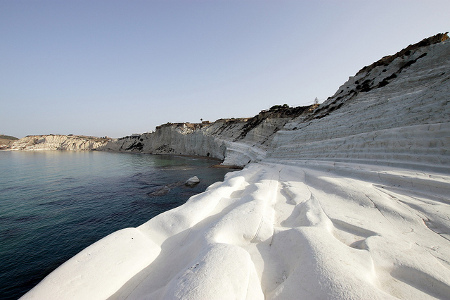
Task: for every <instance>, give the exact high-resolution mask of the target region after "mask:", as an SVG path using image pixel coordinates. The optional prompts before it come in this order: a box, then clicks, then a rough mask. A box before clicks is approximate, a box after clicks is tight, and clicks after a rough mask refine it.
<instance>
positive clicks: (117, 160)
mask: <svg viewBox="0 0 450 300" xmlns="http://www.w3.org/2000/svg"><path fill="white" fill-rule="evenodd" d="M214 164H217V161H216V160H212V159H205V158H196V157H183V156H168V155H149V154H131V153H108V152H70V151H36V152H16V151H13V152H10V151H0V234H1V237H2V238H1V243H0V267H1V269H2V272H1V274H0V298H1V299H17V298H18V297H20V296H22V295H23V294H24V293H26V292H27V291H28V290H29V289H31V288H32V287H33V286H35V285H36V284H37V283H38V282H39V281H40V280H42V279H43V278H44V277H45V276H46V275H47V274H49V273H50V272H51V271H53V270H54V269H55V268H57V267H58V266H59V265H60V264H62V263H63V262H65V261H66V260H67V259H69V258H70V257H72V256H73V255H75V254H76V253H78V252H79V251H81V250H82V249H84V248H85V247H87V246H89V245H90V244H92V243H94V242H96V241H98V240H99V239H101V238H102V237H104V236H106V235H108V234H110V233H112V232H114V231H116V230H119V229H122V228H127V227H136V226H139V225H141V224H142V223H144V222H146V221H148V220H149V219H151V218H152V217H154V216H156V215H158V214H160V213H162V212H164V211H167V210H169V209H172V208H174V207H177V206H179V205H182V204H183V203H185V202H186V201H187V200H188V199H189V197H191V196H192V195H195V194H198V193H201V192H203V191H204V190H205V189H206V188H207V187H208V186H209V185H211V184H212V183H214V182H217V181H222V180H223V178H224V176H225V174H226V173H227V172H229V171H232V170H230V169H227V168H212V167H211V166H212V165H214ZM192 176H197V177H198V178H200V183H199V184H198V185H196V186H194V187H192V188H190V187H186V186H185V185H184V184H183V183H184V182H185V181H186V180H187V179H188V178H190V177H192Z"/></svg>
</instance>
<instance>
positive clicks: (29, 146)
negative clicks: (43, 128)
mask: <svg viewBox="0 0 450 300" xmlns="http://www.w3.org/2000/svg"><path fill="white" fill-rule="evenodd" d="M110 140H111V139H110V138H97V137H90V136H82V135H30V136H26V137H24V138H22V139H19V140H17V141H15V142H13V143H12V144H11V145H9V148H8V149H10V150H28V151H33V150H71V151H82V150H97V149H98V148H100V147H102V146H104V145H105V144H106V143H107V142H108V141H110Z"/></svg>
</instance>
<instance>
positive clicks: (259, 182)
mask: <svg viewBox="0 0 450 300" xmlns="http://www.w3.org/2000/svg"><path fill="white" fill-rule="evenodd" d="M438 38H439V37H438ZM400 53H402V52H400ZM449 58H450V43H449V42H440V43H436V44H434V43H423V44H422V45H419V46H415V47H411V48H410V49H409V52H408V49H407V50H405V51H403V54H401V55H396V56H395V57H390V58H389V57H388V58H383V59H382V60H381V61H380V62H377V63H375V64H374V65H372V66H369V67H367V68H364V69H363V70H361V71H360V72H359V73H358V74H357V75H356V76H355V77H352V78H350V79H349V81H348V82H347V83H345V84H344V85H343V86H341V87H340V88H339V90H338V91H337V93H336V94H335V95H334V96H333V97H330V98H329V99H328V100H327V101H326V102H325V103H323V104H322V105H320V106H319V107H317V108H316V109H315V111H309V112H308V111H304V112H300V113H298V114H297V115H296V116H294V117H289V118H286V120H282V121H280V122H281V123H283V122H284V124H283V125H282V128H278V127H277V129H276V130H275V129H274V128H275V127H276V126H278V125H273V124H274V122H272V121H271V122H270V124H263V123H264V122H266V123H268V121H267V120H265V121H264V120H263V121H262V122H260V123H258V122H256V121H255V122H254V123H253V125H252V126H253V127H252V128H251V129H249V130H245V128H244V126H245V124H249V123H248V120H247V121H244V120H239V121H237V122H235V124H229V126H230V128H229V129H228V130H225V128H223V129H224V130H223V131H222V134H223V136H221V134H219V133H218V130H219V129H220V128H222V127H220V126H219V124H212V125H211V124H205V125H204V126H201V128H200V126H199V128H191V129H189V128H183V126H182V125H180V126H178V125H177V126H174V125H166V126H163V128H160V131H158V129H157V130H156V132H155V133H151V134H147V135H148V136H147V140H146V137H145V136H138V137H136V138H132V137H130V138H126V139H124V140H123V141H122V142H121V143H110V144H109V147H110V150H112V147H118V148H116V150H119V149H120V150H123V151H125V150H126V148H127V147H131V146H132V145H133V143H135V142H136V143H135V144H134V145H135V146H136V145H137V141H139V142H141V143H142V149H141V150H142V151H144V152H145V151H148V152H153V151H154V149H153V148H152V147H156V146H157V145H159V146H158V147H162V145H161V144H160V142H157V141H156V140H157V139H159V141H165V142H166V141H167V144H164V145H165V146H164V147H166V148H164V149H165V150H164V149H163V148H160V151H161V152H173V153H177V152H181V153H183V151H182V150H183V149H184V150H186V152H187V154H197V155H204V156H208V155H207V154H208V153H209V155H210V156H214V157H219V158H224V159H225V161H228V162H229V163H230V164H238V163H244V164H246V163H247V162H248V160H250V161H258V162H257V163H250V164H248V165H247V166H246V167H245V168H244V169H243V170H242V171H237V172H232V173H228V175H227V176H226V177H225V180H224V181H223V182H218V183H215V184H213V185H211V186H210V187H209V188H208V189H207V190H206V191H205V192H204V193H201V194H199V195H196V196H193V197H191V198H190V199H189V200H188V202H187V203H186V204H184V205H182V206H180V207H178V208H175V209H173V210H170V211H168V212H165V213H163V214H161V215H158V216H157V217H155V218H153V219H151V220H149V221H148V222H147V223H145V224H143V225H141V226H139V227H137V228H128V229H124V230H121V231H118V232H115V233H113V234H111V235H109V236H107V237H105V238H104V239H102V240H100V241H98V242H97V243H95V244H93V245H91V246H90V247H88V248H86V249H85V250H83V251H82V252H80V253H79V254H77V255H76V256H75V257H73V258H72V259H70V260H69V261H67V262H66V263H65V264H63V265H62V266H60V267H59V268H58V269H56V270H55V271H54V272H53V273H51V274H50V275H49V276H47V277H46V278H45V279H44V280H43V281H42V282H41V283H40V284H39V285H37V286H36V287H35V288H34V289H32V290H31V291H30V292H29V293H28V294H26V295H25V296H24V299H107V298H109V299H398V298H400V299H435V298H438V299H447V298H448V297H449V295H450V198H449V195H450V164H449V156H450V155H449V150H450V117H449V116H450V108H449V102H450V60H449ZM394 75H395V76H394ZM256 123H258V124H256ZM222 124H226V122H225V121H223V123H222ZM232 125H233V126H235V128H236V130H231V126H232ZM266 125H267V127H268V128H269V127H270V128H271V130H272V134H271V135H269V131H270V130H266V131H264V130H263V126H266ZM258 126H259V127H260V128H259V127H258ZM184 130H185V131H184ZM208 130H211V132H216V134H215V135H213V134H210V135H208V134H207V132H208ZM252 130H255V132H253V133H252ZM243 133H245V136H244V138H239V139H238V137H239V136H240V135H241V134H243ZM158 134H159V135H160V136H159V137H158V136H157V135H158ZM154 135H156V137H155V139H153V136H154ZM169 136H171V137H169ZM140 139H142V141H140ZM262 140H264V141H266V142H264V143H263V142H262ZM250 141H254V142H255V144H256V146H255V147H253V146H252V143H251V142H250ZM257 141H259V142H257ZM152 143H154V144H152ZM197 143H198V144H199V145H197ZM152 145H153V146H152ZM135 146H133V147H135ZM121 147H122V148H121ZM133 147H131V148H130V149H129V150H131V149H132V148H133ZM137 147H141V146H137ZM183 147H184V148H183ZM168 149H173V151H169V150H168ZM141 150H139V151H141ZM127 151H128V150H127ZM202 151H203V152H202ZM194 152H195V153H194Z"/></svg>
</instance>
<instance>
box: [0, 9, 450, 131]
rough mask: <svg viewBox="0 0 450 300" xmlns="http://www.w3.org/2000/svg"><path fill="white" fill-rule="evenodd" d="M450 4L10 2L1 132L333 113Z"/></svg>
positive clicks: (2, 36)
mask: <svg viewBox="0 0 450 300" xmlns="http://www.w3.org/2000/svg"><path fill="white" fill-rule="evenodd" d="M449 11H450V1H448V0H445V1H434V0H426V1H425V0H423V1H414V0H404V1H399V0H391V1H385V0H380V1H362V0H359V1H356V0H355V1H346V0H342V1H338V0H334V1H300V0H298V1H284V0H277V1H263V0H259V1H256V0H255V1H244V0H241V1H237V0H236V1H233V0H228V1H219V0H216V1H215V0H210V1H206V0H204V1H201V0H197V1H188V0H184V1H175V0H173V1H116V0H108V1H83V0H77V1H46V0H41V1H20V0H19V1H17V0H14V1H13V0H11V1H5V0H0V133H2V134H9V135H13V136H17V137H23V136H25V135H29V134H50V133H54V134H85V135H95V136H105V135H107V136H112V137H121V136H125V135H129V134H132V133H142V132H146V131H150V130H153V129H154V128H155V126H157V125H160V124H163V123H167V122H199V121H200V119H201V118H202V119H203V120H210V121H214V120H216V119H219V118H227V117H251V116H254V115H256V114H257V113H258V112H259V111H261V110H263V109H267V108H270V107H271V106H273V105H275V104H284V103H286V104H289V105H291V106H299V105H309V104H312V103H313V101H314V99H315V97H318V98H319V100H320V101H321V102H322V101H324V100H325V99H326V98H327V97H329V96H332V95H333V94H334V93H335V91H336V90H337V89H338V88H339V86H340V85H342V84H343V83H344V82H345V81H346V80H347V79H348V77H349V76H352V75H354V74H355V73H356V72H357V71H358V70H359V69H361V68H362V67H364V66H365V65H368V64H371V63H372V62H374V61H376V60H378V59H380V58H381V57H382V56H385V55H389V54H394V53H395V52H397V51H399V50H401V49H402V48H404V47H406V46H408V45H409V44H412V43H415V42H418V41H420V40H422V39H423V38H425V37H428V36H431V35H434V34H436V33H438V32H445V31H450V30H449V28H450V21H449V20H450V18H449V17H448V12H449Z"/></svg>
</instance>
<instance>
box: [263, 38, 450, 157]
mask: <svg viewBox="0 0 450 300" xmlns="http://www.w3.org/2000/svg"><path fill="white" fill-rule="evenodd" d="M441 39H442V36H441V35H437V36H434V37H431V38H429V39H425V40H423V41H421V42H420V43H418V44H415V45H410V46H409V47H407V48H405V49H403V50H402V51H400V52H398V53H397V54H395V55H392V56H388V57H384V58H382V59H381V60H379V61H378V62H375V63H374V64H372V65H370V66H368V67H364V68H363V69H362V70H361V71H359V72H358V73H357V74H356V75H355V76H354V77H350V79H349V80H348V81H347V82H346V83H345V84H344V85H342V86H341V87H340V88H339V89H338V91H337V92H336V94H335V95H333V96H332V97H330V98H329V99H328V100H327V101H325V102H324V103H323V104H322V105H320V107H318V108H317V109H316V110H315V112H314V114H313V115H312V116H310V117H309V118H307V119H305V118H303V117H297V118H295V119H294V120H292V121H291V122H289V123H288V124H286V126H285V127H284V128H283V130H280V131H279V132H277V135H276V136H275V138H274V139H273V143H272V147H273V149H274V150H273V151H272V152H271V153H270V155H269V156H270V158H271V159H274V160H280V159H283V160H294V159H321V160H324V159H325V160H333V161H359V162H361V161H368V162H370V161H377V163H380V162H384V163H390V162H392V161H396V162H397V163H402V162H404V163H414V162H415V163H418V164H422V165H436V166H439V165H449V164H450V155H449V154H450V153H449V152H448V151H449V149H450V140H449V139H448V136H450V122H449V121H450V119H449V116H450V94H449V87H450V60H449V57H450V43H449V42H448V41H447V42H440V40H441ZM432 42H436V43H434V44H433V43H432ZM444 137H447V138H444Z"/></svg>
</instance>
